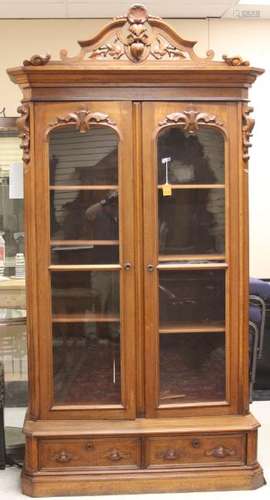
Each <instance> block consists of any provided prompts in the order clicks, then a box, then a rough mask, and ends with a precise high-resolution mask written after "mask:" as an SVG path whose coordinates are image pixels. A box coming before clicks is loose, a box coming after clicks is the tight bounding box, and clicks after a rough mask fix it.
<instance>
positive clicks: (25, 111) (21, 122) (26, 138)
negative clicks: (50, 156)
mask: <svg viewBox="0 0 270 500" xmlns="http://www.w3.org/2000/svg"><path fill="white" fill-rule="evenodd" d="M17 111H18V113H19V114H20V115H21V117H20V118H18V119H17V127H18V129H19V137H20V138H21V140H22V142H21V146H20V148H21V149H22V150H23V157H22V159H23V161H24V163H29V162H30V108H29V105H28V104H22V105H21V106H19V107H18V109H17Z"/></svg>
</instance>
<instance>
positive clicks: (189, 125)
mask: <svg viewBox="0 0 270 500" xmlns="http://www.w3.org/2000/svg"><path fill="white" fill-rule="evenodd" d="M202 124H204V125H216V126H218V127H220V128H222V127H223V122H221V121H219V120H218V119H217V117H216V116H215V115H213V114H208V113H204V112H201V111H197V110H195V109H190V110H187V111H182V112H176V113H170V114H169V115H167V116H166V118H165V120H162V121H160V122H159V125H160V126H161V127H164V126H167V125H182V126H183V129H184V130H185V131H186V132H187V133H188V134H191V135H192V134H195V133H196V132H197V131H198V130H199V127H200V125H202Z"/></svg>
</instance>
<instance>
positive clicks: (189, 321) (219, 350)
mask: <svg viewBox="0 0 270 500" xmlns="http://www.w3.org/2000/svg"><path fill="white" fill-rule="evenodd" d="M230 112H231V111H230V110H229V112H228V111H227V109H226V107H224V108H223V109H222V108H219V109H217V107H215V109H212V108H211V105H208V107H207V106H205V105H202V106H201V105H200V106H198V107H197V106H196V108H194V107H192V106H185V105H184V104H183V103H181V104H176V103H154V104H150V103H149V104H148V103H147V104H144V113H143V119H144V123H143V127H144V128H143V129H144V130H147V131H148V132H146V135H145V136H144V163H143V168H144V223H145V242H144V246H145V287H146V297H147V302H146V307H145V311H146V331H145V338H146V352H147V353H148V358H147V362H148V363H149V364H151V365H152V369H151V370H149V369H148V370H146V413H147V415H148V416H155V415H159V416H161V415H163V416H167V415H168V416H170V415H173V414H178V413H180V414H183V413H186V414H189V412H190V411H191V410H192V414H194V412H195V413H196V412H198V411H199V412H200V413H202V412H205V413H208V414H209V413H210V414H211V413H213V414H216V413H218V412H224V411H225V412H229V411H232V407H233V399H234V394H233V389H232V387H231V386H232V384H231V383H230V377H232V375H233V372H234V367H233V362H232V358H233V351H232V350H231V345H232V342H231V340H232V339H231V336H230V332H231V328H230V318H231V313H232V312H231V311H230V310H229V309H230V300H228V299H226V297H228V296H230V291H231V290H232V288H231V286H232V283H233V282H232V280H230V274H231V266H230V244H229V241H228V239H229V234H230V212H229V196H230V195H229V171H228V148H229V140H228V127H226V122H228V121H229V119H230V118H229V116H228V115H230ZM232 264H233V263H232ZM235 375H236V373H235Z"/></svg>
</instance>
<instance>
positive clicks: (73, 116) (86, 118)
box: [47, 109, 115, 134]
mask: <svg viewBox="0 0 270 500" xmlns="http://www.w3.org/2000/svg"><path fill="white" fill-rule="evenodd" d="M92 124H103V125H112V126H114V125H115V122H113V121H112V120H111V119H110V117H109V115H107V114H106V113H100V112H91V111H89V110H88V109H80V110H78V111H74V112H72V113H68V115H67V116H64V117H59V116H58V117H57V119H56V121H55V122H54V123H51V124H50V125H49V127H48V130H47V134H48V133H49V132H50V130H52V129H53V128H57V127H63V126H64V125H75V127H76V129H78V130H79V131H80V132H81V133H85V132H87V130H89V128H90V126H91V125H92Z"/></svg>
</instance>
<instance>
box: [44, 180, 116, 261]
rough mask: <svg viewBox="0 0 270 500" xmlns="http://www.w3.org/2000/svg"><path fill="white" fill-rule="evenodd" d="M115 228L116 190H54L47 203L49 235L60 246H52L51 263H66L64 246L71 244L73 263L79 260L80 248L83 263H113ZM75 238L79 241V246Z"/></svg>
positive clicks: (67, 258)
mask: <svg viewBox="0 0 270 500" xmlns="http://www.w3.org/2000/svg"><path fill="white" fill-rule="evenodd" d="M118 227H119V219H118V193H117V191H103V190H97V191H95V190H90V191H88V190H78V191H76V190H75V191H74V190H71V191H62V190H61V191H55V192H54V198H53V200H52V204H51V238H52V240H53V241H57V242H58V244H59V245H60V248H59V250H57V248H56V246H54V247H53V249H54V251H53V255H52V260H53V262H54V263H56V262H58V263H60V262H61V263H63V264H64V263H69V262H70V258H71V255H70V252H69V249H68V245H71V246H72V245H73V248H72V249H73V250H74V252H73V259H74V261H73V262H74V263H77V264H79V263H80V261H79V255H78V252H82V251H83V258H84V259H85V263H95V264H98V263H101V264H109V263H113V262H117V261H118V259H119V257H118V244H119V241H118V238H119V229H118ZM76 240H77V241H79V240H80V241H81V245H80V247H81V248H79V246H78V245H76ZM65 241H66V242H67V243H66V245H64V244H63V243H64V242H65ZM61 242H62V244H61ZM74 245H75V246H74ZM61 246H62V248H61ZM68 252H69V256H68ZM65 260H67V262H65Z"/></svg>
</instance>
